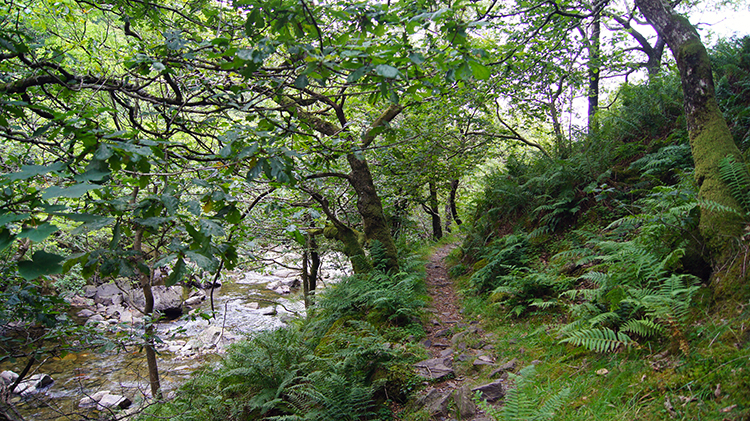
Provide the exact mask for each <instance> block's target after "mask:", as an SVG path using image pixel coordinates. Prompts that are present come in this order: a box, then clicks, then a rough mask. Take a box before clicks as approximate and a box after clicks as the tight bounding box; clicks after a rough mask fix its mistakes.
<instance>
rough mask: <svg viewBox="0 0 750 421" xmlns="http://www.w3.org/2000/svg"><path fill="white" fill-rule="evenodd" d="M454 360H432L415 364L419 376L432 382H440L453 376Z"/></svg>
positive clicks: (445, 358)
mask: <svg viewBox="0 0 750 421" xmlns="http://www.w3.org/2000/svg"><path fill="white" fill-rule="evenodd" d="M451 365H452V358H451V357H441V358H431V359H429V360H424V361H420V362H418V363H415V364H414V367H415V368H416V369H417V374H418V375H420V376H422V377H424V378H426V379H431V380H440V379H444V378H446V377H449V376H452V375H453V368H451Z"/></svg>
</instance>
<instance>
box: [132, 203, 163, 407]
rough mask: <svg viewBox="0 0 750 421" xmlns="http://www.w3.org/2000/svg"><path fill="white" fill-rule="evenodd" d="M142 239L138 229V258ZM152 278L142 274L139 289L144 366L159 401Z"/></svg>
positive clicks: (136, 246) (134, 240)
mask: <svg viewBox="0 0 750 421" xmlns="http://www.w3.org/2000/svg"><path fill="white" fill-rule="evenodd" d="M136 194H137V193H136ZM142 239H143V228H138V230H137V231H136V233H135V238H134V239H133V251H135V252H136V253H138V256H142V255H143V254H142V253H143V247H142ZM152 278H153V276H152V274H148V275H147V274H145V273H142V274H141V279H140V282H141V287H142V288H143V298H144V299H145V301H146V306H145V308H144V309H143V314H144V315H145V316H146V326H145V329H144V330H145V331H144V336H145V344H144V346H143V348H144V349H145V350H146V364H147V366H148V381H149V385H150V386H151V396H152V397H153V398H154V399H161V383H160V381H159V366H158V364H157V362H156V348H155V347H154V323H155V322H156V320H154V319H153V317H152V316H153V313H154V294H153V291H152V290H151V279H152ZM149 319H150V320H149Z"/></svg>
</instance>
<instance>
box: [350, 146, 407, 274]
mask: <svg viewBox="0 0 750 421" xmlns="http://www.w3.org/2000/svg"><path fill="white" fill-rule="evenodd" d="M346 159H347V161H349V167H350V168H351V173H350V174H349V183H350V184H351V186H352V187H353V188H354V191H355V192H357V210H359V214H360V215H361V216H362V222H363V225H364V231H365V236H366V237H367V240H369V241H370V242H373V241H378V242H379V243H380V244H381V245H382V246H383V249H384V250H385V259H386V261H385V262H384V263H385V269H386V271H391V270H398V253H397V251H396V244H395V243H394V242H393V237H391V228H390V227H389V226H388V222H387V221H386V219H385V215H384V213H383V203H382V202H381V201H380V196H378V193H377V190H376V189H375V183H374V182H373V180H372V173H371V172H370V167H369V165H368V164H367V160H366V159H365V158H364V157H361V158H359V157H357V156H356V155H355V154H353V153H350V154H348V155H347V156H346Z"/></svg>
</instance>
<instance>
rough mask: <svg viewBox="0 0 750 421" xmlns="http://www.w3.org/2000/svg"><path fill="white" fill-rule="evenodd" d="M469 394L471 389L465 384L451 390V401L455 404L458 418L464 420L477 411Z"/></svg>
mask: <svg viewBox="0 0 750 421" xmlns="http://www.w3.org/2000/svg"><path fill="white" fill-rule="evenodd" d="M471 396H472V393H471V389H469V386H467V385H464V386H461V387H460V388H458V389H456V390H454V391H453V394H452V397H453V403H454V404H455V405H456V409H457V411H458V415H459V417H460V418H459V419H462V420H464V419H467V418H469V417H471V416H473V415H474V414H476V413H477V406H476V404H474V401H473V400H472V399H471Z"/></svg>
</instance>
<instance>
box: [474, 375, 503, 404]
mask: <svg viewBox="0 0 750 421" xmlns="http://www.w3.org/2000/svg"><path fill="white" fill-rule="evenodd" d="M471 391H472V392H473V393H476V392H479V393H481V394H482V399H484V400H486V401H487V402H495V401H497V400H498V399H500V398H502V397H503V396H505V385H504V383H503V381H502V380H495V381H494V382H492V383H487V384H485V385H482V386H479V387H475V388H473V389H471ZM473 393H472V394H473Z"/></svg>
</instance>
